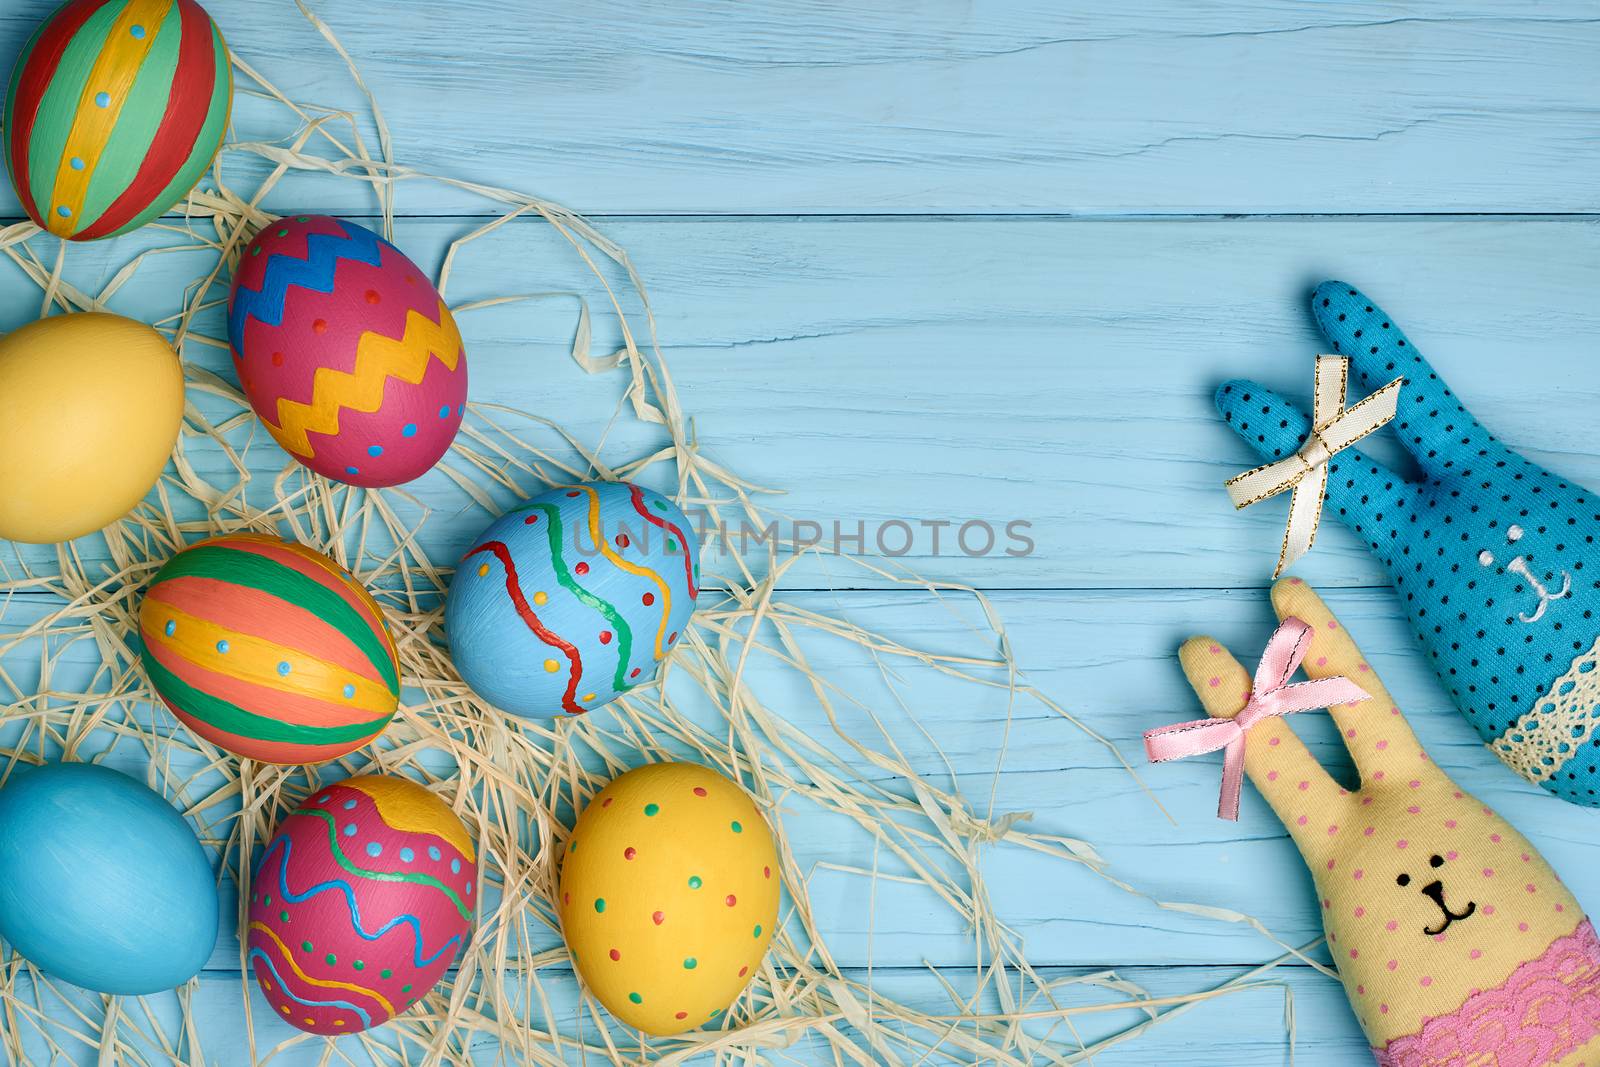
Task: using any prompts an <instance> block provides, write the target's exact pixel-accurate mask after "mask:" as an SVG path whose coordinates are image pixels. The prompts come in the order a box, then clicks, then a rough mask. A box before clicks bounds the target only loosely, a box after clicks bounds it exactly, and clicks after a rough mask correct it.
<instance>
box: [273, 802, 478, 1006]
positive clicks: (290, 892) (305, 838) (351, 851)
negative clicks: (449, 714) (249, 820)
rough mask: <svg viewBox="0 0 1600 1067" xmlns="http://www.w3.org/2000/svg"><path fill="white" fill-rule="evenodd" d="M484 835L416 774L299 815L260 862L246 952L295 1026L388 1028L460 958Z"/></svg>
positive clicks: (286, 823) (307, 806)
mask: <svg viewBox="0 0 1600 1067" xmlns="http://www.w3.org/2000/svg"><path fill="white" fill-rule="evenodd" d="M477 877H478V875H477V869H476V866H475V851H474V848H473V843H472V838H471V837H470V836H469V835H468V833H467V829H466V827H465V826H463V825H462V823H461V820H460V819H459V818H457V817H456V815H455V813H454V812H453V811H451V810H450V808H449V806H448V805H447V804H445V803H444V801H442V800H440V799H439V798H438V797H437V796H435V795H434V794H432V793H430V792H429V791H428V790H426V789H424V788H423V787H422V786H420V785H418V784H416V783H415V782H412V781H410V780H408V779H405V778H394V777H388V776H385V775H369V776H363V777H359V778H350V779H347V780H345V781H343V782H340V783H339V784H338V785H333V786H328V787H326V788H324V789H322V790H320V791H319V792H316V793H313V794H312V795H311V798H310V799H309V800H307V801H306V803H305V804H303V805H301V806H300V807H299V808H297V809H296V810H295V811H294V812H292V813H291V814H289V815H288V816H287V817H286V818H285V819H284V820H283V823H282V824H281V825H280V826H279V827H278V832H277V834H276V835H274V836H273V838H272V841H271V842H270V843H269V844H268V845H267V848H266V851H264V852H263V853H262V854H261V858H260V859H259V860H258V861H257V863H256V870H255V875H254V877H253V879H252V881H251V885H250V917H249V922H248V925H247V927H246V930H245V953H246V956H247V957H248V958H249V960H250V965H251V969H252V970H253V971H254V972H255V978H256V983H257V985H258V986H259V987H260V989H261V992H262V994H263V995H264V996H265V997H266V998H267V1001H268V1003H270V1004H271V1005H272V1008H273V1011H274V1012H275V1013H277V1015H278V1016H279V1017H280V1018H281V1019H283V1020H284V1021H285V1022H287V1023H290V1024H291V1025H293V1026H295V1027H297V1028H299V1029H301V1030H304V1031H306V1032H308V1033H313V1034H350V1033H358V1032H360V1031H362V1030H366V1029H369V1028H371V1027H374V1026H378V1025H380V1024H382V1023H385V1022H387V1021H388V1020H389V1019H391V1018H393V1017H394V1016H396V1015H398V1014H400V1013H401V1012H403V1011H405V1010H406V1009H407V1008H409V1007H411V1006H412V1005H413V1004H415V1003H416V1002H417V1001H418V1000H420V999H421V998H422V997H424V996H426V995H427V993H428V991H429V990H430V989H432V988H433V987H434V985H435V984H436V983H437V982H438V981H439V979H440V978H441V977H442V976H443V975H444V973H445V971H446V970H448V969H449V968H450V965H451V964H452V963H454V962H455V961H456V959H457V958H458V957H459V956H460V954H461V950H462V948H463V947H464V946H465V944H466V941H467V938H468V936H469V935H470V932H471V925H472V924H471V920H472V915H473V910H474V908H475V907H476V904H477V893H478V886H477Z"/></svg>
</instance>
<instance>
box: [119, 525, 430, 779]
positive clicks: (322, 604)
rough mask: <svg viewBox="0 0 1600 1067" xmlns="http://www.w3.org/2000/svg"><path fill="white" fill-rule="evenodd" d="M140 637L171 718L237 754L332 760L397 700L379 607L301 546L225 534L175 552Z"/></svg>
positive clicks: (358, 741)
mask: <svg viewBox="0 0 1600 1067" xmlns="http://www.w3.org/2000/svg"><path fill="white" fill-rule="evenodd" d="M139 636H140V639H141V642H142V644H143V649H142V652H141V658H142V660H143V662H144V668H145V672H146V674H147V675H148V676H149V679H150V684H151V686H152V687H153V688H154V689H155V691H156V693H157V694H158V695H159V696H160V697H161V699H162V700H163V701H165V702H166V704H167V706H168V707H169V708H171V709H172V711H173V713H174V714H175V715H177V716H178V718H179V719H181V720H182V721H183V722H184V724H185V725H187V726H188V727H189V728H190V729H191V730H193V731H194V732H195V733H196V734H198V735H200V736H201V737H203V738H205V739H206V740H207V741H210V742H212V743H213V744H215V745H217V746H218V747H220V748H223V749H226V750H227V751H229V752H231V753H233V754H234V755H236V756H243V757H245V758H247V759H254V760H260V761H262V762H265V763H283V764H300V763H320V762H323V761H325V760H331V759H336V758H338V757H339V756H343V755H345V754H346V753H348V752H351V751H354V750H355V749H357V748H360V747H361V746H362V745H364V744H366V743H367V742H369V741H371V740H373V739H374V738H376V737H377V736H378V735H379V734H381V733H382V732H383V729H384V727H386V726H387V725H388V724H389V720H390V719H392V718H393V717H394V713H395V709H396V708H397V707H398V706H399V702H400V665H399V659H398V657H397V655H396V653H395V646H394V639H393V638H392V637H391V636H390V633H389V627H388V624H387V623H385V622H384V619H383V612H382V610H381V609H380V608H379V607H378V604H377V602H376V601H375V600H373V599H372V596H371V594H369V593H368V592H367V591H366V590H365V589H364V588H362V586H361V583H360V582H358V581H356V579H355V578H354V577H352V576H351V574H350V572H349V571H346V570H345V569H344V568H343V567H341V566H339V565H338V564H337V563H335V562H334V561H333V560H331V559H329V558H328V557H327V556H324V555H323V554H322V553H320V552H316V551H313V550H312V549H309V548H306V547H305V546H304V545H297V544H294V543H292V542H287V541H281V540H278V539H277V538H274V537H265V536H261V535H258V534H229V535H226V536H223V537H216V538H212V539H211V540H209V541H202V542H200V543H198V544H196V545H194V546H192V547H190V548H187V549H185V550H184V551H182V552H180V553H178V554H177V555H176V556H174V557H172V559H170V560H168V561H167V564H166V565H165V566H164V567H162V568H161V570H160V571H159V572H157V574H156V577H155V580H154V581H153V582H152V583H151V585H150V588H149V590H148V591H147V592H146V593H145V597H144V603H143V604H142V605H140V608H139Z"/></svg>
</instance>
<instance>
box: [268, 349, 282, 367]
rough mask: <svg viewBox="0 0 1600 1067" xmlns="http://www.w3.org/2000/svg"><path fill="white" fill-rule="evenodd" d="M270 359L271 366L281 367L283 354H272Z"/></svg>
mask: <svg viewBox="0 0 1600 1067" xmlns="http://www.w3.org/2000/svg"><path fill="white" fill-rule="evenodd" d="M270 359H271V362H272V365H273V366H274V367H281V366H283V353H282V352H274V353H272V356H271V357H270Z"/></svg>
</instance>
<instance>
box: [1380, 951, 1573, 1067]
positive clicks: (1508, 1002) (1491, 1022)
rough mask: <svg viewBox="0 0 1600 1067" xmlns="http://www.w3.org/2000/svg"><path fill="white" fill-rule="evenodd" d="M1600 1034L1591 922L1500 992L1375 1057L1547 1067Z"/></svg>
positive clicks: (1419, 1065)
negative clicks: (1546, 1065) (1546, 1066)
mask: <svg viewBox="0 0 1600 1067" xmlns="http://www.w3.org/2000/svg"><path fill="white" fill-rule="evenodd" d="M1596 1034H1600V939H1596V937H1595V932H1594V927H1593V926H1592V925H1590V923H1589V920H1588V919H1585V920H1583V922H1581V923H1579V924H1578V928H1577V929H1576V930H1574V931H1573V932H1572V933H1570V934H1568V935H1567V936H1566V937H1560V938H1557V939H1556V940H1555V941H1553V942H1551V944H1550V947H1549V948H1548V949H1546V950H1545V952H1544V955H1542V956H1540V957H1539V958H1538V959H1535V960H1529V961H1528V962H1527V963H1524V964H1523V965H1522V966H1520V967H1518V968H1517V969H1516V970H1515V971H1513V972H1511V977H1510V978H1508V979H1506V981H1505V984H1503V985H1501V986H1499V987H1498V988H1495V989H1485V990H1481V991H1479V992H1475V993H1473V994H1472V995H1471V996H1469V997H1468V998H1467V999H1466V1002H1465V1003H1463V1004H1462V1005H1461V1007H1460V1008H1459V1009H1458V1010H1456V1011H1454V1012H1451V1013H1450V1014H1449V1015H1438V1016H1435V1017H1434V1018H1432V1019H1429V1020H1428V1021H1427V1022H1425V1023H1423V1024H1422V1029H1420V1030H1418V1031H1417V1032H1416V1033H1414V1034H1408V1035H1407V1036H1405V1037H1397V1038H1395V1039H1394V1040H1393V1041H1391V1042H1389V1043H1388V1045H1386V1046H1384V1047H1383V1048H1381V1049H1373V1050H1372V1052H1373V1055H1375V1056H1377V1058H1378V1064H1379V1067H1465V1065H1469V1064H1471V1065H1477V1064H1484V1065H1491V1064H1492V1065H1494V1067H1544V1065H1545V1064H1550V1063H1554V1062H1556V1061H1557V1060H1559V1059H1560V1058H1561V1057H1563V1056H1566V1055H1568V1054H1570V1053H1572V1052H1574V1051H1576V1050H1578V1049H1580V1048H1582V1047H1583V1046H1584V1044H1585V1043H1587V1042H1588V1041H1589V1040H1590V1039H1592V1038H1594V1037H1595V1036H1596Z"/></svg>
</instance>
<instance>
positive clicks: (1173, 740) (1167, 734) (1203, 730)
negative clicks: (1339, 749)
mask: <svg viewBox="0 0 1600 1067" xmlns="http://www.w3.org/2000/svg"><path fill="white" fill-rule="evenodd" d="M1310 645H1311V627H1310V626H1308V625H1306V624H1305V623H1304V622H1301V621H1300V620H1299V619H1295V618H1288V619H1284V620H1283V625H1282V626H1279V627H1278V629H1277V631H1276V632H1274V633H1273V635H1272V638H1271V640H1269V641H1268V642H1267V647H1266V649H1265V650H1264V651H1262V653H1261V663H1260V664H1259V665H1258V666H1257V667H1256V680H1255V686H1254V687H1253V688H1252V690H1251V692H1250V699H1249V701H1248V702H1246V704H1245V706H1244V708H1243V710H1241V711H1240V712H1239V714H1237V715H1235V716H1234V717H1233V718H1231V719H1196V720H1195V721H1194V722H1180V723H1174V724H1173V725H1171V726H1162V727H1159V728H1157V729H1154V730H1146V731H1145V735H1144V751H1145V755H1146V756H1148V757H1149V759H1150V762H1151V763H1165V762H1166V761H1168V760H1175V759H1183V758H1185V757H1186V756H1199V755H1203V754H1205V753H1207V752H1215V751H1216V750H1217V749H1219V748H1220V749H1222V750H1223V756H1222V799H1221V800H1220V801H1218V803H1217V816H1218V818H1222V819H1228V820H1229V821H1237V820H1238V818H1239V790H1240V787H1241V786H1242V784H1243V782H1244V744H1245V734H1247V733H1248V732H1249V731H1250V728H1251V727H1253V726H1255V724H1256V723H1258V722H1260V721H1261V720H1262V719H1265V718H1269V717H1272V716H1276V715H1288V714H1291V713H1292V712H1296V711H1312V710H1314V709H1316V708H1327V707H1333V706H1334V705H1336V704H1358V703H1360V702H1361V701H1363V700H1366V699H1368V695H1369V694H1368V693H1367V691H1366V690H1364V689H1362V688H1361V687H1360V686H1359V685H1357V684H1356V683H1354V682H1352V681H1351V680H1350V679H1348V678H1345V677H1342V676H1335V677H1333V678H1316V679H1313V680H1311V681H1309V682H1295V683H1294V684H1292V685H1291V684H1290V683H1289V678H1290V677H1291V676H1292V675H1293V674H1294V672H1295V671H1296V670H1297V669H1298V668H1299V666H1300V661H1301V660H1303V659H1305V658H1306V649H1307V648H1308V647H1310Z"/></svg>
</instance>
